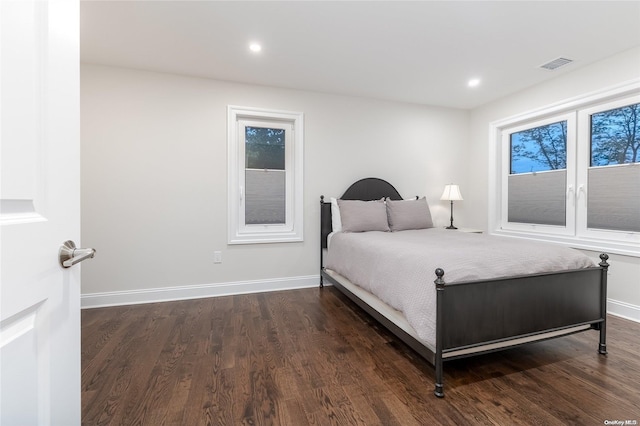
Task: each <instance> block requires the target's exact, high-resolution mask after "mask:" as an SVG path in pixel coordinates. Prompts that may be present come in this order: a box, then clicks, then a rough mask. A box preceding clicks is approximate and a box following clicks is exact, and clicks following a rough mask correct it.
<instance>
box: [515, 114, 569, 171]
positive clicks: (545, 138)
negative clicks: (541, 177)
mask: <svg viewBox="0 0 640 426" xmlns="http://www.w3.org/2000/svg"><path fill="white" fill-rule="evenodd" d="M510 148H511V150H510V153H511V174H518V173H530V172H541V171H546V170H561V169H566V168H567V122H566V121H561V122H558V123H552V124H547V125H545V126H539V127H534V128H532V129H527V130H522V131H520V132H515V133H512V134H511V147H510Z"/></svg>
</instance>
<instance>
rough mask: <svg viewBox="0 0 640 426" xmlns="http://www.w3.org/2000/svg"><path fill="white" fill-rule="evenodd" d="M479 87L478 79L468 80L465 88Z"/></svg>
mask: <svg viewBox="0 0 640 426" xmlns="http://www.w3.org/2000/svg"><path fill="white" fill-rule="evenodd" d="M479 85H480V79H479V78H472V79H471V80H469V81H468V82H467V86H469V87H478V86H479Z"/></svg>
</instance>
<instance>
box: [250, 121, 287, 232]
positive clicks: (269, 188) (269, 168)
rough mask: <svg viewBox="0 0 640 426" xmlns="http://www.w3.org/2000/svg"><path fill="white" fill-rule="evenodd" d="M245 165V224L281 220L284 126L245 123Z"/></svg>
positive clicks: (278, 221) (269, 223)
mask: <svg viewBox="0 0 640 426" xmlns="http://www.w3.org/2000/svg"><path fill="white" fill-rule="evenodd" d="M245 166H246V170H245V224H247V225H274V224H284V223H285V222H286V204H285V199H286V198H285V193H286V187H285V176H286V175H285V173H286V172H285V129H277V128H270V127H249V126H246V127H245Z"/></svg>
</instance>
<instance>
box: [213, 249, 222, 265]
mask: <svg viewBox="0 0 640 426" xmlns="http://www.w3.org/2000/svg"><path fill="white" fill-rule="evenodd" d="M213 263H222V252H221V251H214V252H213Z"/></svg>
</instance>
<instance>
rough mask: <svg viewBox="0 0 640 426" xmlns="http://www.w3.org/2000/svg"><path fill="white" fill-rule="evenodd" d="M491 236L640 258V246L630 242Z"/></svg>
mask: <svg viewBox="0 0 640 426" xmlns="http://www.w3.org/2000/svg"><path fill="white" fill-rule="evenodd" d="M489 234H490V235H497V236H503V237H510V238H520V239H524V240H530V241H542V242H547V243H556V244H562V245H565V246H568V247H572V248H575V249H580V250H589V251H593V252H598V253H607V254H617V255H622V256H630V257H640V244H638V243H635V242H633V241H630V242H628V243H625V242H619V241H602V240H596V239H589V238H580V237H568V236H560V235H548V234H532V233H529V232H518V231H510V230H504V229H495V230H492V231H490V232H489Z"/></svg>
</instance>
